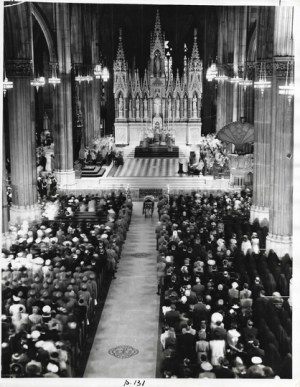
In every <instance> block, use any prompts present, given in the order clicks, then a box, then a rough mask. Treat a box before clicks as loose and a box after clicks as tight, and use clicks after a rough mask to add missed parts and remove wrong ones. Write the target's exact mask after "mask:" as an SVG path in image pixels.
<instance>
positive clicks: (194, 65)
mask: <svg viewBox="0 0 300 387" xmlns="http://www.w3.org/2000/svg"><path fill="white" fill-rule="evenodd" d="M189 64H190V65H189V69H190V70H202V61H201V60H200V55H199V50H198V42H197V28H195V29H194V44H193V51H192V55H191V60H190V63H189Z"/></svg>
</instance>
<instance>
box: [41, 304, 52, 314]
mask: <svg viewBox="0 0 300 387" xmlns="http://www.w3.org/2000/svg"><path fill="white" fill-rule="evenodd" d="M42 310H43V313H46V314H47V313H51V307H50V306H49V305H45V306H44V307H43V309H42Z"/></svg>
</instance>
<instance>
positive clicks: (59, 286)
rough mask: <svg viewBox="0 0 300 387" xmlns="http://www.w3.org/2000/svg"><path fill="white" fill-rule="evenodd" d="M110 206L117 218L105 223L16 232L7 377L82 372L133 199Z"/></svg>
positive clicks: (8, 264) (6, 321)
mask: <svg viewBox="0 0 300 387" xmlns="http://www.w3.org/2000/svg"><path fill="white" fill-rule="evenodd" d="M75 199H76V197H75ZM119 199H121V200H119ZM111 200H112V203H113V207H114V208H115V211H116V216H115V218H114V220H113V221H112V220H111V219H108V221H107V222H106V223H104V224H90V223H84V222H83V223H77V224H75V223H73V222H68V221H66V222H64V223H58V222H49V221H44V222H43V223H42V224H37V225H32V226H29V225H28V224H26V223H25V222H24V223H23V224H22V225H21V226H12V227H11V233H14V234H16V238H15V240H14V243H13V244H12V246H11V247H10V248H9V249H6V248H2V258H1V266H2V319H1V320H2V376H3V377H75V376H80V372H81V373H82V372H83V369H82V364H84V361H85V360H86V343H87V342H88V335H89V334H91V332H92V330H91V327H92V324H93V322H94V321H96V320H94V319H95V316H96V309H97V305H99V300H102V299H103V296H104V293H105V289H106V288H107V286H109V283H110V280H111V279H112V278H115V273H116V271H117V264H118V261H119V259H120V257H121V253H122V246H123V243H124V241H125V238H126V233H127V230H128V228H129V224H130V220H131V213H132V203H131V201H128V200H127V199H126V197H123V196H122V198H120V197H118V196H111Z"/></svg>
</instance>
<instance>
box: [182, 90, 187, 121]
mask: <svg viewBox="0 0 300 387" xmlns="http://www.w3.org/2000/svg"><path fill="white" fill-rule="evenodd" d="M183 115H184V117H186V116H187V98H186V95H185V96H184V100H183Z"/></svg>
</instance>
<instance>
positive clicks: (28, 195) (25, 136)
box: [6, 59, 40, 224]
mask: <svg viewBox="0 0 300 387" xmlns="http://www.w3.org/2000/svg"><path fill="white" fill-rule="evenodd" d="M6 71H7V74H8V77H9V79H10V80H11V81H13V83H14V88H13V90H11V92H10V93H9V94H8V96H7V98H8V116H9V117H8V123H9V124H8V125H9V143H10V159H11V187H12V206H11V208H10V222H11V223H14V224H15V223H21V222H22V221H23V220H27V221H33V220H38V219H39V217H40V209H39V206H38V197H37V183H36V181H37V180H36V179H37V171H36V144H35V124H34V116H35V113H34V112H35V107H34V93H35V92H36V91H35V89H33V88H32V87H31V86H30V79H31V74H32V63H31V60H29V59H28V60H10V61H9V62H7V63H6Z"/></svg>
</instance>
